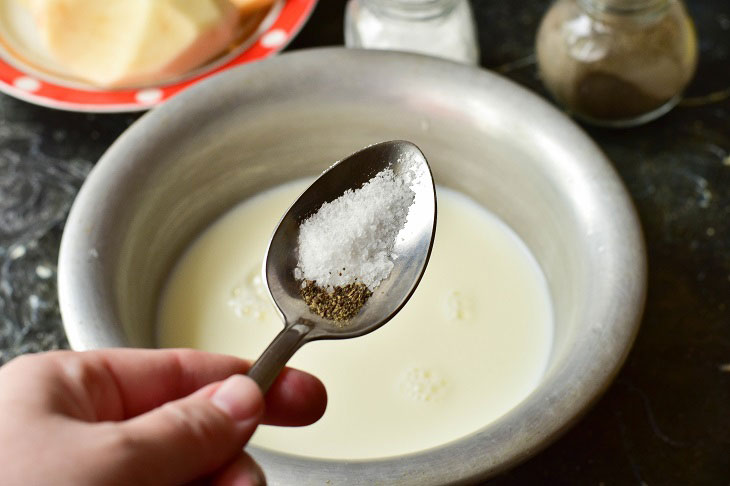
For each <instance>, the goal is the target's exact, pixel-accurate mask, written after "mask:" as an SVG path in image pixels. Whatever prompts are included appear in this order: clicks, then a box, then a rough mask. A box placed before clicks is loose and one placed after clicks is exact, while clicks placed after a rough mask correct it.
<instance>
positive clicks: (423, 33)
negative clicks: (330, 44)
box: [345, 0, 479, 64]
mask: <svg viewBox="0 0 730 486" xmlns="http://www.w3.org/2000/svg"><path fill="white" fill-rule="evenodd" d="M345 44H346V45H347V46H348V47H364V48H367V49H387V50H397V51H409V52H418V53H421V54H428V55H432V56H437V57H442V58H446V59H451V60H454V61H458V62H463V63H468V64H477V63H478V62H479V47H478V44H477V36H476V27H475V25H474V17H473V14H472V11H471V6H470V5H469V2H468V1H467V0H349V2H348V4H347V8H346V10H345Z"/></svg>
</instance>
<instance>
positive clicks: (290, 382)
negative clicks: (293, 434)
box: [265, 369, 327, 426]
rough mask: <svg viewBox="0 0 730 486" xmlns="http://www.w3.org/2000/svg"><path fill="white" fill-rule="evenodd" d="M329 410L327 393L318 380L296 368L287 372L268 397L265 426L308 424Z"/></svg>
mask: <svg viewBox="0 0 730 486" xmlns="http://www.w3.org/2000/svg"><path fill="white" fill-rule="evenodd" d="M326 408H327V391H326V390H325V388H324V385H323V384H322V382H321V381H319V379H317V378H316V377H314V376H312V375H310V374H308V373H305V372H303V371H298V370H294V369H285V370H284V371H283V372H282V373H281V374H279V376H278V377H277V378H276V381H274V384H273V385H272V386H271V388H270V389H269V392H268V393H267V394H266V419H265V423H267V424H274V425H286V426H299V425H309V424H312V423H314V422H316V421H317V420H319V419H320V417H322V415H323V414H324V411H325V409H326Z"/></svg>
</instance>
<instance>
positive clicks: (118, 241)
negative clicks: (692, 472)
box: [59, 48, 646, 486]
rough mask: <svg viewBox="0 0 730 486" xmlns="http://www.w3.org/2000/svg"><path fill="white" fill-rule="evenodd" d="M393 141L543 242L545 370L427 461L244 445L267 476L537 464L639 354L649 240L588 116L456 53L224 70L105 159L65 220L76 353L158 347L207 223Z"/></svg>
mask: <svg viewBox="0 0 730 486" xmlns="http://www.w3.org/2000/svg"><path fill="white" fill-rule="evenodd" d="M392 139H403V140H410V141H412V142H414V143H415V144H417V145H418V146H419V147H420V148H421V150H423V153H424V154H425V155H426V157H427V158H428V161H429V163H430V165H431V169H432V170H433V173H434V179H435V181H436V183H437V184H440V185H444V186H448V187H452V188H455V189H457V190H459V191H461V192H463V193H465V194H467V195H469V196H470V197H471V198H473V199H474V200H475V201H477V202H478V203H480V204H482V205H483V206H484V207H486V208H488V209H489V210H490V211H492V212H493V213H495V214H496V215H497V216H499V217H500V218H501V219H502V220H504V221H505V222H506V223H507V224H508V225H509V226H511V227H512V229H514V230H515V231H516V232H517V233H518V234H519V235H520V237H521V238H522V239H523V240H524V242H525V243H526V244H527V246H528V247H529V248H530V250H531V251H532V253H533V254H534V256H535V257H536V259H537V261H538V262H539V264H540V266H541V267H542V270H543V271H544V273H545V276H546V278H547V281H548V285H549V287H550V292H551V295H552V299H553V304H554V313H555V336H554V345H553V350H552V354H551V358H550V362H549V365H548V369H547V371H546V373H545V375H544V377H543V378H542V381H541V382H540V384H539V385H538V387H537V388H536V389H535V391H534V392H533V393H532V394H531V395H530V396H529V397H528V398H526V399H525V400H524V401H523V402H522V403H520V404H519V405H518V406H516V407H515V408H514V409H512V410H511V411H510V412H508V413H507V414H505V415H504V416H503V417H501V418H500V419H498V420H497V421H495V422H493V423H491V424H489V425H487V426H485V427H483V428H482V429H480V430H478V431H476V432H474V433H473V434H471V435H469V436H468V437H464V438H463V439H461V440H458V441H454V442H451V443H448V444H445V445H443V446H441V447H437V448H433V449H430V450H426V451H423V452H420V453H416V454H410V455H407V456H402V457H391V458H384V459H381V460H373V461H326V460H314V459H307V458H300V457H293V456H287V455H282V454H277V453H274V452H270V451H264V450H261V449H256V448H250V452H251V453H252V454H253V455H254V456H255V457H256V459H257V460H258V461H259V462H260V463H261V464H262V465H263V468H264V470H265V471H266V474H267V477H268V479H269V482H270V484H282V485H291V484H318V485H321V484H323V483H325V482H326V481H328V480H329V481H330V483H331V484H374V483H394V482H395V483H398V484H406V485H408V484H411V485H419V486H421V485H432V484H448V483H471V482H475V481H477V480H481V479H484V478H486V477H488V476H490V475H493V474H495V473H497V472H498V471H501V470H503V469H505V468H507V467H509V466H511V465H514V464H515V463H517V462H519V461H522V460H524V459H526V458H527V457H529V456H530V455H532V454H535V453H536V452H537V451H539V450H540V449H541V448H543V447H544V446H546V445H547V444H548V443H550V442H551V441H552V440H554V439H555V438H556V437H557V436H559V435H560V434H561V433H562V432H564V431H565V430H566V428H567V427H569V426H570V424H572V423H573V422H574V421H575V420H577V419H578V417H579V416H580V415H581V414H582V413H583V412H585V411H586V409H587V408H588V407H589V406H590V405H591V404H592V403H593V402H594V401H595V400H596V399H597V398H598V397H599V396H600V394H601V393H602V392H603V390H605V388H606V387H607V386H608V384H609V383H610V382H611V380H612V378H613V377H614V375H615V374H616V372H617V371H618V369H619V367H620V366H621V364H622V363H623V361H624V359H625V357H626V354H627V353H628V351H629V348H630V346H631V344H632V342H633V339H634V336H635V334H636V331H637V329H638V325H639V319H640V316H641V311H642V308H643V302H644V297H645V291H646V259H645V254H644V245H643V241H642V236H641V231H640V227H639V224H638V220H637V217H636V214H635V212H634V209H633V207H632V205H631V202H630V200H629V198H628V196H627V193H626V191H625V190H624V188H623V186H622V185H621V183H620V181H619V178H618V177H617V175H616V173H615V172H614V170H613V169H612V167H611V165H610V163H609V162H608V160H606V158H605V156H604V155H603V154H602V153H601V151H600V150H599V149H598V148H597V147H596V145H595V144H594V143H593V142H592V141H591V140H590V139H589V138H588V137H587V136H586V135H585V134H584V133H583V132H582V131H581V130H580V129H579V128H578V127H577V126H576V125H575V124H573V123H572V122H571V121H570V120H568V119H567V118H566V117H565V116H563V115H562V114H561V113H559V112H558V111H557V110H555V109H553V108H552V107H551V106H549V105H548V104H547V103H546V102H544V101H543V100H541V99H540V98H538V97H537V96H536V95H533V94H532V93H530V92H528V91H526V90H524V89H522V88H520V87H518V86H516V85H515V84H513V83H511V82H509V81H507V80H505V79H503V78H501V77H499V76H497V75H495V74H492V73H489V72H486V71H483V70H477V69H473V68H469V67H465V66H460V65H457V64H453V63H450V62H447V61H438V60H434V59H431V58H427V57H421V56H416V55H406V54H396V53H387V52H375V51H353V50H345V49H337V48H333V49H321V50H312V51H299V52H296V53H290V54H285V55H282V56H279V57H276V58H273V59H270V60H267V61H262V62H259V63H255V64H252V65H249V66H245V67H242V68H240V69H236V70H232V71H229V72H227V73H225V74H223V75H221V76H218V77H215V78H212V79H211V80H209V81H207V82H205V83H202V84H201V85H199V86H197V87H195V88H192V89H190V90H188V91H186V92H184V93H182V94H181V95H180V96H178V97H176V98H175V99H173V100H172V101H171V102H169V103H167V104H165V105H163V106H162V107H160V108H158V109H155V110H153V111H152V112H150V113H148V114H147V115H145V116H144V117H143V118H142V119H141V120H140V121H139V122H137V123H136V124H135V125H134V126H133V127H132V128H131V129H130V130H128V131H127V132H126V133H125V134H124V135H122V137H120V138H119V140H118V141H117V142H116V143H115V144H114V145H113V146H112V147H111V148H110V149H109V151H108V152H107V153H106V154H105V155H104V157H103V158H102V160H101V161H100V162H99V163H98V164H97V165H96V167H95V168H94V170H93V171H92V173H91V175H90V176H89V178H88V179H87V181H86V183H85V185H84V187H83V188H82V190H81V192H80V193H79V196H78V198H77V200H76V202H75V204H74V207H73V209H72V211H71V214H70V216H69V220H68V223H67V225H66V230H65V234H64V238H63V241H62V244H61V253H60V261H59V292H60V296H59V298H60V305H61V311H62V314H63V319H64V323H65V327H66V331H67V333H68V337H69V340H70V342H71V344H72V346H73V347H74V348H76V349H90V348H98V347H103V346H121V345H132V346H153V345H155V317H156V305H157V298H158V296H159V292H160V288H161V287H162V285H163V284H164V282H165V279H166V277H167V274H168V272H169V271H170V269H171V268H172V265H173V264H174V263H175V260H176V259H177V258H178V257H179V256H180V254H181V252H182V251H183V250H184V249H185V247H186V246H187V245H188V244H190V242H191V241H192V240H193V239H194V238H195V236H196V235H197V234H199V233H200V232H201V231H202V230H203V229H204V228H205V227H206V226H207V225H208V224H209V223H210V222H211V221H213V220H214V219H215V218H216V217H218V216H220V215H221V214H222V213H224V212H225V211H226V210H228V209H230V208H231V207H232V206H233V205H235V204H236V203H237V202H239V201H241V200H242V199H243V198H245V197H247V196H250V195H252V194H255V193H257V192H260V191H261V190H263V189H266V188H268V187H271V186H274V185H277V184H279V183H281V182H283V181H287V180H292V179H296V178H299V177H302V176H310V177H311V176H313V175H316V174H318V173H319V172H321V171H322V170H324V169H325V168H326V167H327V166H328V164H329V163H330V161H332V160H337V158H338V157H341V156H342V154H347V153H351V152H354V151H355V150H357V149H359V148H361V147H364V146H367V145H369V144H371V143H375V142H379V141H382V140H392ZM516 359H518V358H516ZM343 433H346V431H343Z"/></svg>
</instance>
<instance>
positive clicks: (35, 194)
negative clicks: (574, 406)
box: [0, 0, 730, 486]
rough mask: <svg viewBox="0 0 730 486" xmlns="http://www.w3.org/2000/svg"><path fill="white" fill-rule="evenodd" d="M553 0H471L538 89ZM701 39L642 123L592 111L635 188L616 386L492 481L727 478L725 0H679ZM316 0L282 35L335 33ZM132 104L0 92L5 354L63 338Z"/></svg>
mask: <svg viewBox="0 0 730 486" xmlns="http://www.w3.org/2000/svg"><path fill="white" fill-rule="evenodd" d="M548 5H549V2H548V1H547V0H522V1H512V2H506V1H502V0H474V1H473V7H474V13H475V16H476V20H477V25H478V29H479V39H480V45H481V50H482V58H481V64H482V66H483V67H485V68H487V69H491V70H494V71H496V72H499V73H502V74H503V75H505V76H507V77H509V78H511V79H513V80H514V81H516V82H518V83H520V84H522V85H524V86H526V87H528V88H529V89H532V90H534V91H536V92H538V93H540V94H542V95H543V96H545V92H544V90H543V88H542V86H541V84H540V80H539V79H538V78H537V75H536V69H535V57H534V46H533V42H534V35H535V31H536V29H537V26H538V23H539V21H540V18H541V17H542V15H543V13H544V12H545V10H546V9H547V7H548ZM687 6H688V9H689V11H690V13H691V15H692V16H693V18H694V20H695V23H696V26H697V31H698V35H699V39H700V63H699V68H698V72H697V75H696V77H695V80H694V81H693V83H692V85H691V86H690V88H689V89H688V91H687V93H686V97H685V99H684V101H683V102H682V103H681V104H680V106H678V107H677V108H675V109H674V110H673V111H672V112H670V113H669V114H668V115H666V116H664V117H663V118H661V119H659V120H657V121H655V122H652V123H650V124H647V125H644V126H642V127H637V128H632V129H625V130H606V129H596V128H591V127H585V128H586V130H587V131H588V133H589V134H590V135H591V136H592V137H593V138H594V139H595V140H596V141H597V142H598V144H599V145H600V146H601V147H602V148H603V149H604V150H605V152H606V153H607V154H608V156H609V157H610V158H611V160H612V161H613V163H614V166H615V167H616V169H617V170H618V172H619V174H620V176H621V177H622V179H623V181H624V183H625V184H626V186H627V187H628V189H629V191H630V193H631V195H632V197H633V200H634V203H635V204H636V206H637V208H638V211H639V214H640V217H641V222H642V225H643V229H644V232H645V237H646V242H647V248H648V257H649V293H648V300H647V305H646V311H645V314H644V319H643V322H642V326H641V330H640V332H639V335H638V337H637V340H636V344H635V345H634V348H633V350H632V352H631V354H630V356H629V357H628V360H627V362H626V364H625V366H624V367H623V369H622V371H621V373H620V374H619V376H618V378H617V379H616V381H615V383H614V384H613V386H612V387H611V388H610V389H609V390H608V391H607V393H606V394H605V395H604V396H603V398H602V399H601V400H600V401H599V402H598V403H597V404H596V405H595V407H594V408H593V409H592V410H591V411H590V412H589V413H588V414H587V415H586V416H585V417H583V418H582V419H581V420H580V421H579V422H578V423H577V424H576V425H575V426H574V427H572V428H571V429H570V430H569V431H568V432H567V433H565V435H563V436H562V437H561V438H560V439H559V440H557V441H556V442H555V443H554V444H553V445H551V446H549V447H548V448H547V449H545V450H544V451H542V452H540V453H539V454H537V455H536V456H535V457H533V458H532V459H530V460H528V461H527V462H525V463H523V464H521V465H519V466H517V467H515V468H513V469H512V470H510V471H508V472H506V473H504V474H502V475H501V476H499V477H497V478H495V479H494V480H492V481H490V484H495V485H527V484H559V485H572V484H576V485H596V486H598V485H626V484H636V485H644V484H646V485H650V486H654V485H690V484H692V485H730V2H728V1H727V0H688V2H687ZM343 12H344V2H343V1H342V0H320V3H319V5H318V6H317V8H316V9H315V12H314V14H313V15H312V18H311V19H310V21H309V23H308V24H307V25H306V26H305V28H304V29H303V31H302V32H301V33H300V35H299V36H298V37H297V38H296V39H295V40H294V42H293V43H292V44H291V45H290V46H289V47H288V50H294V49H301V48H306V47H313V46H324V45H340V44H342V42H343V27H342V20H343ZM138 116H139V115H137V114H121V115H90V114H80V113H68V112H62V111H54V110H50V109H46V108H41V107H37V106H33V105H30V104H27V103H24V102H22V101H17V100H15V99H13V98H10V97H8V96H5V95H0V364H2V363H4V362H6V361H7V360H9V359H11V358H13V357H14V356H17V355H19V354H23V353H30V352H37V351H43V350H49V349H57V348H64V347H67V346H68V343H67V341H66V337H65V335H64V332H63V329H62V326H61V320H60V316H59V312H58V300H57V291H56V260H57V257H58V246H59V241H60V237H61V233H62V230H63V222H64V220H65V217H66V215H67V212H68V209H69V207H70V205H71V203H72V201H73V198H74V196H75V194H76V192H77V191H78V189H79V187H80V185H81V183H82V182H83V180H84V178H85V176H86V174H87V173H88V171H89V170H90V169H91V167H92V166H93V164H94V162H95V161H96V160H98V159H99V157H100V156H101V154H102V153H103V152H104V150H105V149H106V148H107V147H108V146H109V145H110V144H111V143H112V142H113V141H114V139H115V138H116V137H117V136H119V134H120V133H121V132H122V131H124V130H125V129H126V128H127V127H128V126H129V125H130V124H131V123H132V122H133V121H134V120H135V119H137V118H138Z"/></svg>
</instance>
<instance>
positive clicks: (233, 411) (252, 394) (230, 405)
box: [210, 375, 264, 422]
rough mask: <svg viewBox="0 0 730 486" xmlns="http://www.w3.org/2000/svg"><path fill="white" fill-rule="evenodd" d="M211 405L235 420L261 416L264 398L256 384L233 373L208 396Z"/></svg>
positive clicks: (239, 420)
mask: <svg viewBox="0 0 730 486" xmlns="http://www.w3.org/2000/svg"><path fill="white" fill-rule="evenodd" d="M210 400H211V402H213V405H215V406H216V407H218V408H219V409H221V410H222V411H223V412H224V413H225V414H227V415H228V416H230V417H231V418H232V419H233V420H235V421H236V422H241V421H244V420H251V419H255V418H258V417H260V416H261V414H262V412H263V405H264V400H263V396H262V395H261V390H260V389H259V387H258V385H257V384H256V383H255V382H254V381H253V380H252V379H250V378H248V377H246V376H243V375H233V376H231V377H230V378H228V379H226V381H224V382H223V384H222V385H221V386H220V388H218V390H216V392H215V393H214V394H213V396H212V397H210Z"/></svg>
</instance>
